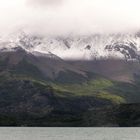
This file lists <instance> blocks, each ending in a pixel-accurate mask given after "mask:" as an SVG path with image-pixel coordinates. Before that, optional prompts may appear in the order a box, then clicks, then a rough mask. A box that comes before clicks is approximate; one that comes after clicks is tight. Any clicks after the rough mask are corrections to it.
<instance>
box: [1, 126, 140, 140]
mask: <svg viewBox="0 0 140 140" xmlns="http://www.w3.org/2000/svg"><path fill="white" fill-rule="evenodd" d="M0 140H140V129H139V128H26V127H20V128H19V127H16V128H8V127H7V128H6V127H4V128H0Z"/></svg>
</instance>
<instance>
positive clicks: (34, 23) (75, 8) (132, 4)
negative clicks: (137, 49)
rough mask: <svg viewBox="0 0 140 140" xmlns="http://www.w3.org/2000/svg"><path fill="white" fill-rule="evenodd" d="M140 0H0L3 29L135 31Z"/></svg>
mask: <svg viewBox="0 0 140 140" xmlns="http://www.w3.org/2000/svg"><path fill="white" fill-rule="evenodd" d="M139 5H140V1H139V0H123V1H122V0H117V1H116V0H12V1H11V0H0V17H1V18H0V31H1V33H7V32H11V31H14V30H17V29H24V30H26V31H28V32H31V33H39V34H43V35H46V34H47V35H49V34H50V35H62V34H94V33H114V32H115V33H118V32H133V31H137V30H139V29H140V15H139V13H140V8H139Z"/></svg>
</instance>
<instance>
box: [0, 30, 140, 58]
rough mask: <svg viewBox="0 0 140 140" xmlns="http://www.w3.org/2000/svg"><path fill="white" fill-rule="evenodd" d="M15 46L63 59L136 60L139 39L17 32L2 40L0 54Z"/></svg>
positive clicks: (116, 36) (115, 35) (121, 36)
mask: <svg viewBox="0 0 140 140" xmlns="http://www.w3.org/2000/svg"><path fill="white" fill-rule="evenodd" d="M17 47H21V48H23V49H25V50H26V51H28V52H31V53H33V54H34V55H39V54H40V55H41V54H42V55H44V54H45V55H49V54H50V53H51V54H53V55H55V56H57V57H60V58H61V59H64V60H94V59H108V58H115V59H125V60H138V61H139V51H140V37H139V35H138V34H109V35H103V34H101V35H100V34H95V35H90V36H78V35H77V36H65V37H64V36H61V37H60V36H46V37H41V36H35V35H29V34H26V33H24V32H18V33H15V34H12V35H9V36H7V37H5V38H1V41H0V48H1V50H2V51H7V50H10V49H11V50H14V48H17ZM34 52H36V53H34ZM37 52H39V54H37Z"/></svg>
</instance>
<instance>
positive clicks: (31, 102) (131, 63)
mask: <svg viewBox="0 0 140 140" xmlns="http://www.w3.org/2000/svg"><path fill="white" fill-rule="evenodd" d="M139 83H140V36H139V33H135V34H108V35H103V34H94V35H89V36H79V35H69V36H45V37H44V36H41V35H31V34H27V33H25V32H17V33H14V34H10V35H7V36H2V37H0V97H1V98H0V125H1V126H139V125H140V123H139V120H140V119H139V108H138V107H139V106H140V104H139V103H140V87H139ZM128 108H129V109H128ZM135 118H136V119H135Z"/></svg>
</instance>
